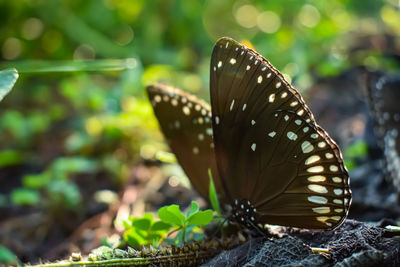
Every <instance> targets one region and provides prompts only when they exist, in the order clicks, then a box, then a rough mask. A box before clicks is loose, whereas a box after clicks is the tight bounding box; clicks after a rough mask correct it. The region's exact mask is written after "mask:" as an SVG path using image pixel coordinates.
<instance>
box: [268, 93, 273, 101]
mask: <svg viewBox="0 0 400 267" xmlns="http://www.w3.org/2000/svg"><path fill="white" fill-rule="evenodd" d="M274 101H275V94H270V95H269V97H268V102H269V103H273V102H274Z"/></svg>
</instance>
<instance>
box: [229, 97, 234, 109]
mask: <svg viewBox="0 0 400 267" xmlns="http://www.w3.org/2000/svg"><path fill="white" fill-rule="evenodd" d="M234 104H235V99H232V103H231V106H230V108H229V110H230V111H232V109H233V105H234Z"/></svg>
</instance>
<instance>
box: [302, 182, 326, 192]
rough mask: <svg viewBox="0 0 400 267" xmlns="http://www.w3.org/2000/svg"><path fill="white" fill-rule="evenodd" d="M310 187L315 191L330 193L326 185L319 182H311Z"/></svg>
mask: <svg viewBox="0 0 400 267" xmlns="http://www.w3.org/2000/svg"><path fill="white" fill-rule="evenodd" d="M307 187H308V189H310V190H311V191H313V192H315V193H319V194H326V193H328V189H326V187H325V186H322V185H319V184H309V185H308V186H307Z"/></svg>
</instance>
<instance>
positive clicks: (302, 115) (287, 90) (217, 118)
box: [210, 38, 351, 229]
mask: <svg viewBox="0 0 400 267" xmlns="http://www.w3.org/2000/svg"><path fill="white" fill-rule="evenodd" d="M210 71H211V74H210V87H211V88H210V90H211V106H212V115H213V129H214V143H215V153H216V160H217V166H218V171H219V174H220V178H221V181H222V184H223V186H224V188H225V190H226V194H227V195H228V196H229V197H230V198H231V201H234V200H238V201H241V200H242V199H247V200H249V201H250V202H251V204H252V205H254V207H255V208H256V209H257V210H258V217H259V219H260V221H259V222H261V223H274V224H279V225H288V226H297V227H302V228H310V229H333V228H335V227H336V226H338V225H340V223H341V222H342V221H343V220H344V218H345V217H346V216H347V212H348V208H349V205H350V202H351V193H350V188H349V178H348V174H347V171H346V169H345V167H344V165H343V160H342V156H341V153H340V151H339V148H338V147H337V145H336V144H335V142H334V141H333V140H332V139H331V138H330V137H329V136H328V134H327V133H326V132H325V131H324V130H323V129H322V128H320V127H319V126H318V125H317V124H316V122H315V120H314V117H313V115H312V113H311V111H310V110H309V108H308V107H307V105H306V104H305V103H304V100H303V99H302V97H301V96H300V94H299V93H298V92H297V91H296V90H295V89H294V88H293V87H292V86H291V85H290V84H289V83H288V82H286V80H285V79H284V77H283V76H282V75H281V74H280V73H279V71H278V70H276V69H275V68H274V67H273V66H272V65H271V64H270V63H269V62H268V61H267V60H266V59H264V58H263V57H262V56H260V55H259V54H258V53H256V52H255V51H253V50H251V49H249V48H247V47H245V46H243V45H241V44H239V43H237V42H236V41H234V40H232V39H230V38H222V39H220V40H219V41H218V42H217V44H216V45H215V47H214V51H213V54H212V59H211V70H210ZM323 144H324V145H323ZM319 145H320V146H324V147H319ZM327 155H328V156H327ZM312 161H313V164H314V165H311V163H310V162H312ZM306 163H309V164H310V165H309V166H308V165H307V164H306Z"/></svg>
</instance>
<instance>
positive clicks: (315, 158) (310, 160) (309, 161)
mask: <svg viewBox="0 0 400 267" xmlns="http://www.w3.org/2000/svg"><path fill="white" fill-rule="evenodd" d="M320 159H321V157H320V156H318V155H312V156H310V157H309V158H307V159H306V162H305V164H306V165H310V164H313V163H314V162H317V161H319V160H320Z"/></svg>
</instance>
